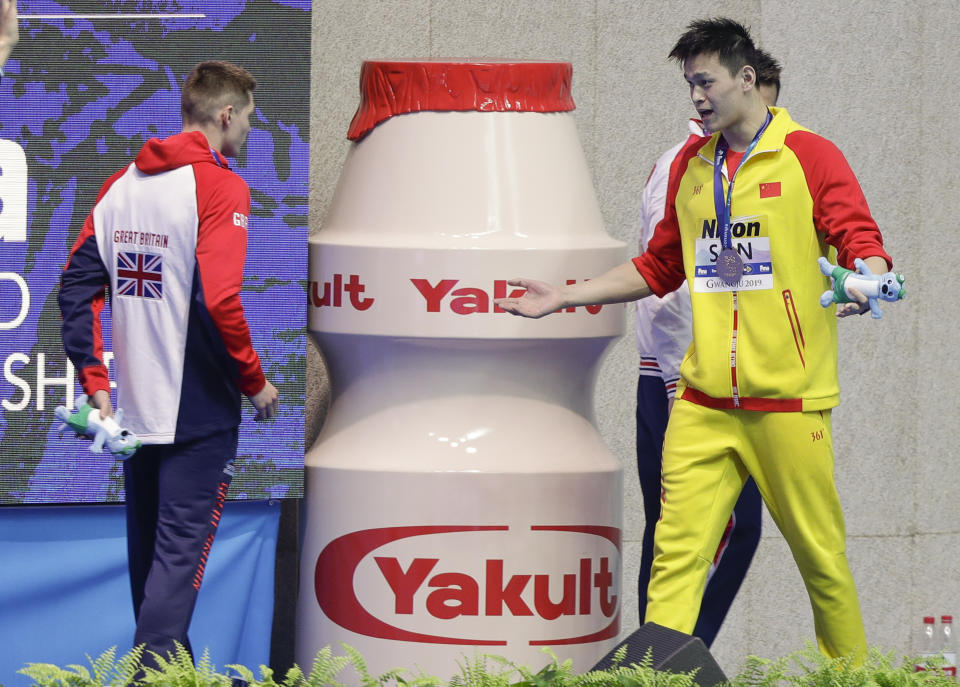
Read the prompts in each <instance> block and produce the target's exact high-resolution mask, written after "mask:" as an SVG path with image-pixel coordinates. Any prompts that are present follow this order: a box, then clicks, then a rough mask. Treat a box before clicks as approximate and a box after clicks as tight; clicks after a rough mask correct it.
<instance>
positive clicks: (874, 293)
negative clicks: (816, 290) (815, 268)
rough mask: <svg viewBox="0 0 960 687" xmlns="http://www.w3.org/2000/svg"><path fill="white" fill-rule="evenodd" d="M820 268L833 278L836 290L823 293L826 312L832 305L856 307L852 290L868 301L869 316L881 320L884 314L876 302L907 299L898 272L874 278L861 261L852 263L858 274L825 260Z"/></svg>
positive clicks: (822, 299) (818, 262) (901, 276)
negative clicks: (852, 304)
mask: <svg viewBox="0 0 960 687" xmlns="http://www.w3.org/2000/svg"><path fill="white" fill-rule="evenodd" d="M817 264H819V265H820V271H821V272H823V273H824V274H825V275H826V276H828V277H830V283H831V285H832V286H833V288H832V289H831V290H829V291H824V292H823V294H822V295H821V296H820V305H822V306H823V307H824V308H828V307H830V305H831V304H832V303H855V302H856V299H855V298H854V297H853V296H851V295H850V292H849V291H848V289H850V288H851V287H853V288H855V289H856V290H857V291H859V292H860V293H862V294H863V295H864V296H866V297H867V303H868V304H869V305H870V316H871V317H873V318H874V319H879V318H881V317H883V311H882V310H880V306H879V305H878V304H877V301H881V300H883V301H891V302H893V301H898V300H900V299H901V298H903V297H904V296H906V292H905V291H904V290H903V275H902V274H900V273H898V272H886V273H884V274H874V273H873V272H871V271H870V268H869V267H867V263H865V262H864V261H863V260H861V259H860V258H857V259H856V260H854V261H853V266H854V267H856V268H857V271H856V272H854V271H853V270H848V269H847V268H845V267H839V266H837V265H833V264H831V263H830V261H829V260H827V259H826V258H820V259H819V260H817Z"/></svg>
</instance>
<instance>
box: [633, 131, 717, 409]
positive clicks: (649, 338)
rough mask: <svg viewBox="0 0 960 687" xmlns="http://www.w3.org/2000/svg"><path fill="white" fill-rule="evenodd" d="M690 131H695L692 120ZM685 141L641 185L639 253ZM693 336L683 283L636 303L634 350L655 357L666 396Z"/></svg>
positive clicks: (661, 209)
mask: <svg viewBox="0 0 960 687" xmlns="http://www.w3.org/2000/svg"><path fill="white" fill-rule="evenodd" d="M691 132H692V133H698V132H697V131H695V130H694V123H693V122H691ZM700 135H702V133H701V134H700ZM684 143H685V142H684ZM684 143H679V144H677V145H675V146H674V147H673V148H671V149H670V150H668V151H667V152H665V153H664V154H663V155H661V156H660V158H659V159H658V160H657V163H656V165H655V166H654V168H653V171H652V172H651V173H650V178H649V179H647V183H646V185H645V186H644V189H643V196H642V201H641V205H640V251H641V252H643V251H645V250H646V249H647V245H648V244H649V242H650V239H651V238H652V237H653V232H654V230H655V229H656V226H657V223H659V222H660V220H661V219H663V214H664V207H665V204H666V200H667V184H668V182H669V177H670V166H671V164H672V163H673V160H674V158H676V156H677V154H678V153H679V152H680V149H681V148H682V147H683V145H684ZM692 338H693V335H692V332H691V311H690V291H689V289H688V287H687V284H686V283H684V284H683V285H681V287H680V288H679V289H677V290H676V291H674V292H672V293H669V294H667V295H666V296H664V297H663V298H658V297H656V296H649V297H647V298H644V299H642V300H640V301H638V302H637V349H638V351H639V352H640V355H641V357H654V358H656V360H657V363H658V365H659V367H660V372H661V374H662V376H663V381H664V385H665V386H666V388H667V396H668V397H669V398H673V395H674V392H675V391H676V386H677V380H678V379H679V378H680V363H681V362H682V361H683V358H684V356H685V355H686V351H687V348H688V347H689V345H690V341H691V339H692Z"/></svg>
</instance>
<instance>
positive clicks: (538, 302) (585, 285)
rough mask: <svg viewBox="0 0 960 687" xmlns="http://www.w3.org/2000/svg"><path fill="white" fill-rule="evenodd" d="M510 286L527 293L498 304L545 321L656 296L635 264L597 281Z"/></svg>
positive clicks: (514, 283) (513, 282) (526, 282)
mask: <svg viewBox="0 0 960 687" xmlns="http://www.w3.org/2000/svg"><path fill="white" fill-rule="evenodd" d="M509 284H510V285H511V286H520V287H522V288H524V289H526V290H527V292H526V293H525V294H523V296H521V297H520V298H498V299H497V300H496V301H494V302H495V303H496V304H497V305H498V306H500V307H501V308H503V309H504V310H506V311H507V312H509V313H512V314H514V315H521V316H523V317H543V316H544V315H549V314H550V313H552V312H556V311H557V310H560V309H561V308H569V307H575V306H578V305H601V304H607V303H626V302H628V301H635V300H637V299H638V298H644V297H646V296H649V295H650V294H651V293H652V291H651V290H650V287H649V286H648V285H647V282H646V280H644V278H643V277H642V276H640V273H639V272H638V271H637V268H636V266H635V265H634V264H633V263H632V262H625V263H623V264H621V265H617V266H616V267H614V268H613V269H612V270H610V271H608V272H605V273H604V274H602V275H600V276H599V277H597V278H595V279H590V280H588V281H584V282H579V283H577V284H568V285H566V286H554V285H553V284H548V283H546V282H542V281H537V280H536V279H511V280H510V282H509Z"/></svg>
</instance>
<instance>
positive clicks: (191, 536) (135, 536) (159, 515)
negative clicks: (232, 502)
mask: <svg viewBox="0 0 960 687" xmlns="http://www.w3.org/2000/svg"><path fill="white" fill-rule="evenodd" d="M236 455H237V429H236V428H233V429H229V430H226V431H221V432H216V433H213V434H211V435H209V436H207V437H203V438H200V439H195V440H192V441H188V442H183V443H177V444H163V445H148V446H143V447H141V448H140V450H139V451H137V453H136V454H134V456H133V457H132V458H130V459H129V460H127V461H126V462H125V463H124V486H125V489H126V500H127V555H128V560H129V566H130V589H131V592H132V594H133V612H134V617H135V618H136V621H137V629H136V634H135V635H134V640H133V643H134V646H139V645H141V644H143V645H145V648H146V651H145V652H144V655H143V660H142V662H143V664H144V665H145V666H151V667H155V666H156V663H155V661H153V660H152V659H153V657H152V656H151V654H150V652H154V653H157V654H159V655H160V656H163V657H164V658H166V656H167V654H168V653H173V652H174V651H175V644H174V642H179V643H180V644H182V645H183V646H184V647H185V648H186V649H187V650H188V651H191V648H190V642H189V640H188V639H187V630H188V629H189V627H190V618H191V616H192V615H193V608H194V605H195V604H196V600H197V592H198V591H199V590H200V583H201V581H202V580H203V572H204V568H205V567H206V564H207V558H208V556H209V554H210V546H211V545H212V544H213V537H214V534H215V533H216V530H217V526H218V525H219V523H220V516H221V514H222V512H223V504H224V500H225V499H226V496H227V489H228V488H229V487H230V480H231V478H232V476H233V460H234V458H235V457H236Z"/></svg>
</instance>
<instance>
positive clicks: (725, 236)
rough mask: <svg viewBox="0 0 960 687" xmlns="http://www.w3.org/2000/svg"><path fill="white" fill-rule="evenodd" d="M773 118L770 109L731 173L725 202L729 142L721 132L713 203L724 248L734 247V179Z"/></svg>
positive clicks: (714, 174) (714, 170)
mask: <svg viewBox="0 0 960 687" xmlns="http://www.w3.org/2000/svg"><path fill="white" fill-rule="evenodd" d="M772 119H773V116H772V115H771V114H770V111H769V110H768V111H767V118H766V119H765V120H764V122H763V126H761V127H760V130H759V131H757V135H756V136H754V137H753V140H752V141H750V145H748V146H747V150H746V152H745V153H744V154H743V159H742V160H741V161H740V165H739V166H738V167H737V169H736V171H735V172H734V173H733V174H731V175H730V181H729V182H728V183H727V198H726V202H724V198H723V161H724V160H726V158H727V148H728V144H727V141H726V139H725V138H724V137H723V134H720V138H719V140H718V141H717V149H716V152H715V153H714V156H713V205H714V207H715V209H716V211H717V224H719V225H720V242H721V244H722V246H723V248H724V249H732V248H733V236H732V235H731V233H730V214H731V207H732V204H733V180H734V179H735V178H736V177H737V172H739V171H740V170H741V169H743V165H744V164H746V162H747V158H749V157H750V153H752V152H753V149H754V148H756V147H757V143H758V142H759V141H760V137H761V136H762V135H763V132H764V131H766V130H767V125H768V124H770V122H771V120H772Z"/></svg>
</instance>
